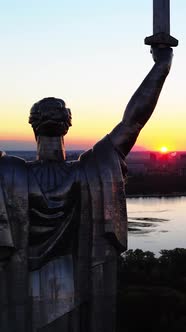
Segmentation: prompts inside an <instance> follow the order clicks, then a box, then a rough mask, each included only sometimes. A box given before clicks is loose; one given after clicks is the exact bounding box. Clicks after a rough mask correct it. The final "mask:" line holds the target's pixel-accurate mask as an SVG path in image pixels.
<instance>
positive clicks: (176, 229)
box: [127, 197, 186, 255]
mask: <svg viewBox="0 0 186 332" xmlns="http://www.w3.org/2000/svg"><path fill="white" fill-rule="evenodd" d="M127 210H128V221H129V225H128V227H129V235H128V249H136V248H140V249H143V250H150V251H153V252H154V253H156V254H157V255H158V253H159V251H160V250H161V249H174V248H186V197H171V198H170V197H169V198H165V197H162V198H154V197H153V198H142V197H141V198H128V199H127Z"/></svg>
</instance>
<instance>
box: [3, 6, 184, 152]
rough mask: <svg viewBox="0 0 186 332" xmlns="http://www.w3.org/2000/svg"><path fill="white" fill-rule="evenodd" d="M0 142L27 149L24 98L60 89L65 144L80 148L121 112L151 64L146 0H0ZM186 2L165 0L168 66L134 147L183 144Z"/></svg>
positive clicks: (27, 102)
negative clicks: (171, 40)
mask: <svg viewBox="0 0 186 332" xmlns="http://www.w3.org/2000/svg"><path fill="white" fill-rule="evenodd" d="M0 8H1V11H0V37H1V62H0V70H1V97H0V109H1V131H0V149H3V150H7V149H8V150H20V149H23V150H33V149H34V148H35V142H34V135H33V133H32V129H31V127H30V125H29V124H28V115H29V110H30V108H31V106H32V104H33V103H34V102H36V101H38V100H39V99H42V98H44V97H47V96H55V97H60V98H62V99H64V100H65V102H66V105H67V107H69V108H71V110H72V116H73V126H72V127H71V128H70V130H69V133H68V135H67V136H66V139H65V142H66V148H67V149H87V148H89V147H91V146H92V145H93V144H94V143H95V142H96V141H97V140H99V139H101V138H102V137H103V136H104V135H105V134H107V133H108V132H110V131H111V130H112V128H113V127H114V126H115V125H116V124H117V123H118V122H119V121H120V120H121V118H122V116H123V111H124V109H125V107H126V105H127V103H128V101H129V100H130V98H131V96H132V94H133V93H134V92H135V90H136V89H137V87H138V86H139V84H140V83H141V81H142V80H143V79H144V77H145V76H146V75H147V73H148V71H149V70H150V69H151V67H152V65H153V60H152V58H151V55H150V49H149V47H148V46H145V45H144V38H145V37H146V36H149V35H151V34H152V1H149V0H141V1H134V0H130V1H122V0H109V1H101V2H99V1H98V0H95V1H85V0H80V1H75V0H68V1H64V0H62V1H61V0H53V1H49V0H45V1H44V0H40V1H36V0H32V1H30V2H25V1H23V0H14V1H13V2H12V1H10V0H7V1H6V2H4V3H1V5H0ZM185 15H186V3H185V1H184V0H179V2H178V1H176V0H172V1H171V35H173V36H174V37H176V38H177V39H179V46H178V47H177V48H175V49H174V54H175V56H174V59H173V66H172V69H171V73H170V75H169V77H168V78H167V80H166V83H165V85H164V88H163V91H162V93H161V96H160V99H159V101H158V104H157V107H156V109H155V111H154V114H153V116H152V117H151V119H150V120H149V122H148V123H147V124H146V126H145V128H144V129H143V130H142V132H141V133H140V137H139V138H138V140H137V143H136V145H135V148H134V149H136V150H139V149H140V150H160V149H161V148H162V147H165V148H167V149H168V150H169V151H175V150H176V151H180V150H182V151H183V150H186V146H185V136H186V134H185V131H186V130H185V128H186V112H185V107H186V98H185V86H186V74H185V72H184V70H185V69H184V68H185V59H186V43H185V41H186V37H185V36H186V26H185Z"/></svg>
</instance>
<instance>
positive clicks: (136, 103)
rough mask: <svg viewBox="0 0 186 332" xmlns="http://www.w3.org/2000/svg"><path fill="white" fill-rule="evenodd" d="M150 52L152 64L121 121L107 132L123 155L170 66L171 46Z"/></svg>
mask: <svg viewBox="0 0 186 332" xmlns="http://www.w3.org/2000/svg"><path fill="white" fill-rule="evenodd" d="M152 53H153V58H154V61H155V64H154V66H153V67H152V69H151V71H150V72H149V74H148V75H147V76H146V78H145V79H144V81H143V82H142V83H141V85H140V86H139V88H138V89H137V91H136V92H135V93H134V95H133V96H132V98H131V99H130V101H129V103H128V105H127V107H126V110H125V112H124V115H123V119H122V121H121V122H120V123H119V124H118V125H117V126H116V127H115V128H114V129H113V130H112V132H111V133H110V134H109V136H110V139H111V141H112V143H113V144H114V146H115V147H116V148H117V149H119V150H120V152H122V153H123V154H124V155H125V156H126V155H127V154H128V153H129V152H130V150H131V148H132V147H133V145H134V143H135V142H136V139H137V137H138V135H139V132H140V130H141V129H142V128H143V126H144V125H145V124H146V122H147V121H148V119H149V118H150V116H151V114H152V113H153V111H154V108H155V106H156V103H157V101H158V98H159V95H160V92H161V89H162V87H163V84H164V82H165V79H166V77H167V75H168V73H169V70H170V67H171V60H172V49H171V48H162V49H158V48H154V49H153V50H152Z"/></svg>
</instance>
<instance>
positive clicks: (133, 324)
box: [117, 248, 186, 332]
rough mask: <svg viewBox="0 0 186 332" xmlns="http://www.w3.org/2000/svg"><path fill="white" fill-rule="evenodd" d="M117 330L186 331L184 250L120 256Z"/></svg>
mask: <svg viewBox="0 0 186 332" xmlns="http://www.w3.org/2000/svg"><path fill="white" fill-rule="evenodd" d="M118 272H119V273H118V276H119V283H118V285H119V286H118V309H117V315H118V316H117V332H137V331H148V332H161V331H163V332H165V331H169V332H173V331H174V332H185V331H186V249H179V248H176V249H174V250H162V251H161V255H160V257H159V258H155V257H154V254H153V253H152V252H150V251H146V252H144V251H142V250H140V249H137V250H135V251H133V250H128V251H127V252H126V253H125V255H124V256H123V257H122V258H120V262H119V271H118Z"/></svg>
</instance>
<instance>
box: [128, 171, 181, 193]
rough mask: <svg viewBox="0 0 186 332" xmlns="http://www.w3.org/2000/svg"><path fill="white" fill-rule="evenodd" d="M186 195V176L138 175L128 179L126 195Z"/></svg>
mask: <svg viewBox="0 0 186 332" xmlns="http://www.w3.org/2000/svg"><path fill="white" fill-rule="evenodd" d="M185 193H186V176H178V175H168V174H166V175H145V176H144V175H138V176H128V177H127V178H126V194H127V195H128V196H130V195H131V196H135V195H142V196H145V195H149V196H151V195H162V196H163V195H178V194H185Z"/></svg>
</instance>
